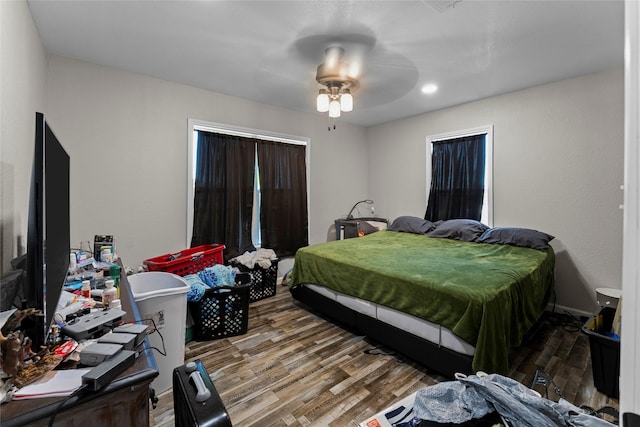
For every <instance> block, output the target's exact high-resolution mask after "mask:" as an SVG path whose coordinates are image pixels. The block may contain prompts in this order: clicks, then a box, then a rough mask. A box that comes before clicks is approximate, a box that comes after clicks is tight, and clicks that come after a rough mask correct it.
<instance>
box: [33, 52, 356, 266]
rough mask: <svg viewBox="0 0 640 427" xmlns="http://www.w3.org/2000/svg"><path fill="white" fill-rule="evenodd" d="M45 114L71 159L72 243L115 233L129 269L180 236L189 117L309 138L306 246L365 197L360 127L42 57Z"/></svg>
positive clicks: (171, 246)
mask: <svg viewBox="0 0 640 427" xmlns="http://www.w3.org/2000/svg"><path fill="white" fill-rule="evenodd" d="M46 110H47V111H46V113H47V119H48V121H49V124H50V125H51V127H52V128H53V130H54V132H55V133H56V135H57V137H58V139H59V140H60V141H61V143H62V144H63V145H64V147H65V148H66V150H67V152H68V153H69V155H70V157H71V181H72V184H71V242H72V245H78V246H79V245H80V241H81V240H85V241H86V240H89V239H90V240H93V236H94V235H95V234H113V235H114V236H115V238H116V249H117V251H118V254H119V255H120V256H121V257H122V258H123V262H124V264H125V265H126V266H132V267H137V266H138V265H139V264H140V263H141V262H142V261H143V260H144V259H147V258H150V257H153V256H157V255H161V254H164V253H170V252H175V251H179V250H181V249H183V248H185V247H187V246H186V245H187V242H186V231H185V230H186V221H187V219H186V189H187V141H188V140H187V120H188V119H189V118H193V119H200V120H206V121H211V122H216V123H224V124H230V125H235V126H244V127H249V128H253V129H261V130H267V131H270V132H280V133H285V134H290V135H298V136H305V137H310V138H311V143H310V144H309V146H308V147H309V149H310V150H311V151H310V155H311V161H310V163H311V164H310V168H311V178H310V184H311V188H310V206H309V212H310V242H311V243H318V242H322V241H326V236H327V229H328V227H329V226H330V225H331V224H332V223H333V220H334V219H335V218H337V217H339V216H341V215H345V214H346V213H347V211H348V209H349V208H350V207H351V205H352V204H353V201H354V200H360V198H364V197H365V196H366V194H367V181H366V175H367V158H366V155H363V153H365V152H366V141H365V133H366V132H365V130H364V128H362V127H359V126H353V125H348V124H346V123H341V122H338V126H337V129H336V130H332V131H331V132H328V131H327V127H326V117H325V116H324V115H321V114H302V113H296V112H292V111H288V110H284V109H281V108H275V107H272V106H268V105H264V104H258V103H255V102H250V101H247V100H243V99H240V98H235V97H230V96H226V95H222V94H218V93H214V92H210V91H206V90H201V89H196V88H193V87H189V86H184V85H180V84H176V83H171V82H167V81H163V80H159V79H156V78H151V77H147V76H143V75H139V74H133V73H129V72H124V71H119V70H116V69H112V68H107V67H103V66H99V65H95V64H90V63H86V62H81V61H77V60H72V59H68V58H62V57H58V56H48V57H47V109H46Z"/></svg>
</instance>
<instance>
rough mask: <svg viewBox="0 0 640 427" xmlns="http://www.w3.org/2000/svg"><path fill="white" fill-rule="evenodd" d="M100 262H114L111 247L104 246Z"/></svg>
mask: <svg viewBox="0 0 640 427" xmlns="http://www.w3.org/2000/svg"><path fill="white" fill-rule="evenodd" d="M100 261H102V262H112V261H113V254H112V253H111V246H103V247H102V248H100Z"/></svg>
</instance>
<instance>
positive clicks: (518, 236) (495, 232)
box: [477, 227, 554, 251]
mask: <svg viewBox="0 0 640 427" xmlns="http://www.w3.org/2000/svg"><path fill="white" fill-rule="evenodd" d="M553 239H554V237H553V236H551V235H550V234H547V233H543V232H542V231H537V230H531V229H529V228H518V227H496V228H492V229H489V230H487V231H485V232H484V234H482V236H480V238H479V239H478V240H477V241H478V242H479V243H496V244H500V245H512V246H520V247H523V248H531V249H538V250H541V251H546V250H547V249H548V248H549V242H550V241H551V240H553Z"/></svg>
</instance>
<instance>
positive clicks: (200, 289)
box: [184, 274, 207, 302]
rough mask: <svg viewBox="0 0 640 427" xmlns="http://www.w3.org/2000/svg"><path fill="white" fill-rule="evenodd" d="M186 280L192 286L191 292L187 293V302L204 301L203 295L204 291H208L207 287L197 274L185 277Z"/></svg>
mask: <svg viewBox="0 0 640 427" xmlns="http://www.w3.org/2000/svg"><path fill="white" fill-rule="evenodd" d="M184 280H186V281H187V283H189V286H190V289H189V292H187V301H189V302H197V301H200V300H201V299H202V295H204V291H205V290H207V285H205V284H204V282H203V281H202V280H201V279H200V277H199V276H198V275H197V274H189V275H187V276H184Z"/></svg>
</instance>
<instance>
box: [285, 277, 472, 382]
mask: <svg viewBox="0 0 640 427" xmlns="http://www.w3.org/2000/svg"><path fill="white" fill-rule="evenodd" d="M291 295H292V296H293V298H295V299H296V300H298V301H300V302H302V303H303V304H305V305H307V306H309V307H311V308H312V309H313V310H314V311H317V312H319V313H320V314H322V315H324V316H326V317H329V318H331V319H333V320H336V321H337V322H339V323H341V324H343V325H344V326H346V327H347V328H349V329H351V330H354V331H355V332H356V333H359V334H362V335H366V336H368V337H370V338H372V339H374V340H375V341H377V342H379V343H381V344H383V345H385V346H387V347H390V348H392V349H394V350H396V351H397V352H399V353H401V354H403V355H405V356H407V357H408V358H410V359H412V360H414V361H416V362H418V363H419V364H421V365H423V366H424V367H426V368H428V369H432V370H434V371H436V372H438V373H439V374H441V375H444V376H445V377H448V378H453V377H454V374H456V373H458V372H460V373H463V374H472V373H473V370H472V369H471V362H472V360H473V357H472V356H468V355H466V354H461V353H457V352H455V351H452V350H449V349H447V348H444V347H441V346H439V345H438V344H434V343H432V342H430V341H427V340H425V339H424V338H420V337H418V336H415V335H413V334H410V333H409V332H406V331H404V330H402V329H398V328H396V327H395V326H391V325H389V324H387V323H384V322H382V321H380V320H378V319H374V318H372V317H369V316H367V315H364V314H361V313H358V312H357V311H355V310H352V309H350V308H348V307H345V306H343V305H342V304H340V303H338V302H336V301H335V300H332V299H330V298H327V297H325V296H324V295H320V294H318V293H317V292H314V291H312V290H311V289H309V288H307V287H306V286H302V285H298V286H294V287H293V288H291Z"/></svg>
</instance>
